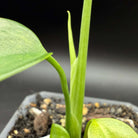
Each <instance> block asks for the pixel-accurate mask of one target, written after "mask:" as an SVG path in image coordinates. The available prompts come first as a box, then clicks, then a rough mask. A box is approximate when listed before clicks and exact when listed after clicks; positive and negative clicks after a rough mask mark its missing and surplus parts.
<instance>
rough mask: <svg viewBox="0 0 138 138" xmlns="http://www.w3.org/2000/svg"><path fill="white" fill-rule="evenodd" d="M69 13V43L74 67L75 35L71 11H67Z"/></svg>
mask: <svg viewBox="0 0 138 138" xmlns="http://www.w3.org/2000/svg"><path fill="white" fill-rule="evenodd" d="M67 13H68V41H69V52H70V63H71V65H72V64H73V63H74V60H75V59H76V52H75V48H74V41H73V34H72V28H71V15H70V12H69V11H67Z"/></svg>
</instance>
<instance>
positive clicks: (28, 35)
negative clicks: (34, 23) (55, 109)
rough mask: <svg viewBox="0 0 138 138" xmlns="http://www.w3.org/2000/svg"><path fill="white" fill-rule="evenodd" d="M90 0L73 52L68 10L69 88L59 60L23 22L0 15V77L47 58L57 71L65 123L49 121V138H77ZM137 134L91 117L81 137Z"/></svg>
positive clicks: (117, 137)
mask: <svg viewBox="0 0 138 138" xmlns="http://www.w3.org/2000/svg"><path fill="white" fill-rule="evenodd" d="M91 7H92V0H84V4H83V12H82V20H81V29H80V39H79V50H78V54H76V52H75V48H74V42H73V35H72V29H71V15H70V12H69V11H67V12H68V40H69V52H70V91H69V89H68V84H67V79H66V75H65V73H64V70H63V69H62V67H61V66H60V64H59V63H58V62H57V61H56V59H55V58H54V57H53V56H52V53H51V52H50V53H49V52H47V51H46V50H45V49H44V47H43V46H42V44H41V42H40V40H39V39H38V37H37V36H36V35H35V34H34V33H33V32H32V31H31V30H30V29H28V28H27V27H25V26H24V25H22V24H20V23H18V22H15V21H12V20H9V19H5V18H0V80H1V81H2V80H4V79H6V78H8V77H11V76H12V75H15V74H17V73H19V72H21V71H23V70H25V69H27V68H29V67H31V66H32V65H35V64H37V63H39V62H41V61H43V60H47V61H48V62H49V63H50V64H51V65H52V66H53V67H54V68H55V69H56V71H57V72H58V74H59V77H60V80H61V87H62V91H63V94H64V98H65V104H66V127H65V128H63V127H62V126H60V125H58V124H53V125H52V128H51V133H50V138H81V127H82V109H83V99H84V92H85V72H86V65H87V53H88V52H87V51H88V40H89V30H90V19H91V9H92V8H91ZM92 137H94V138H138V135H137V134H136V132H135V131H134V130H133V129H131V128H130V127H129V126H128V125H126V124H125V123H123V122H121V121H119V120H116V119H111V118H101V119H92V120H90V121H89V122H88V124H87V126H86V130H85V134H84V138H92Z"/></svg>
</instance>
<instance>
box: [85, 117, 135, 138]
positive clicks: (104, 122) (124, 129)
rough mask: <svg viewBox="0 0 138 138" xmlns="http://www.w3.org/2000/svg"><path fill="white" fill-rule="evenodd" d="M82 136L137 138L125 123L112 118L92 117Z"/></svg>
mask: <svg viewBox="0 0 138 138" xmlns="http://www.w3.org/2000/svg"><path fill="white" fill-rule="evenodd" d="M84 138H138V135H137V133H136V132H135V131H134V130H133V129H132V128H131V127H130V126H128V125H127V124H125V123H123V122H122V121H119V120H117V119H113V118H100V119H93V120H91V121H90V123H88V126H87V127H86V132H85V135H84Z"/></svg>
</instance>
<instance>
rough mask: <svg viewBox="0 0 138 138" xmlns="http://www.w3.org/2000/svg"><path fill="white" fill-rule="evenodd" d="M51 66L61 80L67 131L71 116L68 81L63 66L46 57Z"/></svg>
mask: <svg viewBox="0 0 138 138" xmlns="http://www.w3.org/2000/svg"><path fill="white" fill-rule="evenodd" d="M46 60H47V61H48V62H49V63H50V64H51V65H53V67H54V68H55V69H56V71H57V72H58V74H59V77H60V81H61V87H62V91H63V94H64V98H65V104H66V130H67V131H68V132H69V128H70V118H71V117H70V116H71V106H70V96H69V90H68V83H67V79H66V75H65V72H64V70H63V68H62V67H61V66H60V64H59V63H58V62H57V61H56V60H55V58H53V57H52V56H50V57H49V58H48V59H46Z"/></svg>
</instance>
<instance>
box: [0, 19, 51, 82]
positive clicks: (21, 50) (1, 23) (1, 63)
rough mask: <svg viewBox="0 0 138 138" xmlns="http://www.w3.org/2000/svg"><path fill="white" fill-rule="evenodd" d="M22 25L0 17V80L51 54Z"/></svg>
mask: <svg viewBox="0 0 138 138" xmlns="http://www.w3.org/2000/svg"><path fill="white" fill-rule="evenodd" d="M51 55H52V53H47V51H46V50H45V49H44V48H43V46H42V44H41V42H40V41H39V39H38V38H37V36H36V35H35V34H34V33H33V32H32V31H31V30H30V29H28V28H27V27H25V26H24V25H22V24H20V23H17V22H15V21H12V20H9V19H5V18H0V81H1V80H4V79H6V78H8V77H10V76H12V75H14V74H16V73H18V72H21V71H23V70H25V69H27V68H29V67H31V66H32V65H35V64H37V63H39V62H41V61H42V60H44V59H46V58H48V57H49V56H51Z"/></svg>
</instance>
